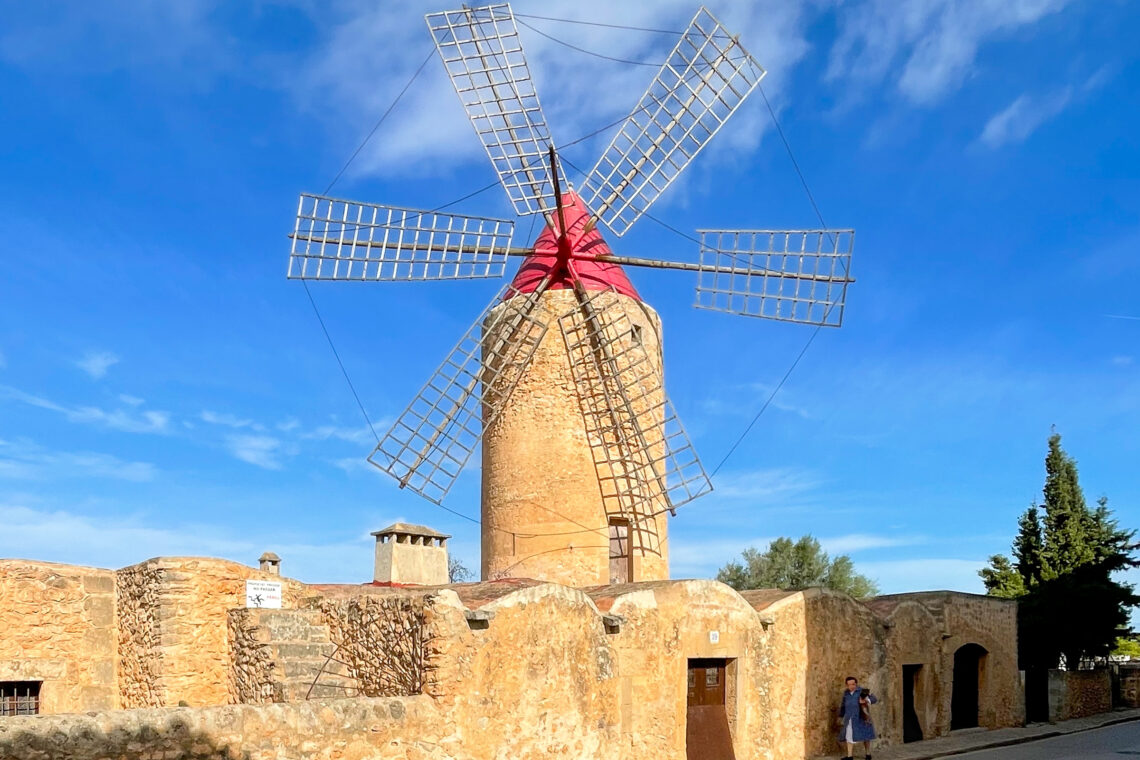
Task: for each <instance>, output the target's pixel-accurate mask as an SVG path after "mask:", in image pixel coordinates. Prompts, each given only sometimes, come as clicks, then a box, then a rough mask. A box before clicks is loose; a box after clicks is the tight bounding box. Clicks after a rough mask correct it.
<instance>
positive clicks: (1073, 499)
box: [979, 432, 1140, 669]
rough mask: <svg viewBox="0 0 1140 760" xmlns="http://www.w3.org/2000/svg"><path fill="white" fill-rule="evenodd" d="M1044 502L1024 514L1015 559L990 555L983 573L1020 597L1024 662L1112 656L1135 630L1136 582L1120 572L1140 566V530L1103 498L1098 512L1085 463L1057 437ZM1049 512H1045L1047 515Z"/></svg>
mask: <svg viewBox="0 0 1140 760" xmlns="http://www.w3.org/2000/svg"><path fill="white" fill-rule="evenodd" d="M1043 493H1044V496H1045V500H1044V503H1043V504H1042V505H1041V506H1040V507H1038V506H1037V505H1033V506H1031V507H1029V509H1027V510H1026V511H1025V512H1024V513H1023V514H1022V516H1021V518H1020V519H1019V520H1018V531H1017V537H1016V538H1015V539H1014V541H1013V547H1012V548H1013V556H1014V560H1015V561H1014V562H1012V563H1011V562H1010V560H1009V559H1008V558H1007V557H1005V556H1002V555H1000V554H999V555H995V556H993V557H991V558H990V566H989V567H987V568H985V569H983V570H981V571H980V572H979V575H981V576H982V580H983V582H984V583H985V585H986V592H987V593H989V594H990V595H992V596H1002V597H1007V598H1015V599H1018V600H1019V601H1020V602H1021V604H1020V609H1019V612H1018V645H1019V649H1020V651H1019V655H1020V660H1021V667H1022V668H1053V667H1057V665H1058V663H1059V662H1061V661H1062V659H1063V661H1064V663H1065V666H1066V667H1068V668H1072V669H1075V668H1077V667H1079V665H1080V664H1081V662H1082V661H1085V660H1087V659H1088V658H1092V657H1102V656H1105V655H1107V654H1108V653H1109V652H1110V651H1111V650H1112V647H1113V646H1114V645H1115V643H1116V639H1117V637H1119V636H1121V635H1125V634H1127V633H1128V627H1127V625H1128V608H1129V607H1134V606H1137V604H1140V597H1138V596H1137V595H1136V594H1134V593H1133V587H1132V586H1131V585H1130V584H1127V583H1120V582H1118V581H1116V580H1114V578H1113V574H1114V573H1116V572H1117V571H1120V570H1124V569H1126V568H1129V567H1138V566H1140V561H1138V560H1137V559H1136V552H1137V550H1138V549H1140V544H1138V543H1137V542H1136V540H1135V539H1136V531H1131V530H1122V529H1121V528H1120V526H1119V524H1118V523H1117V521H1116V519H1114V518H1113V517H1112V512H1111V510H1109V508H1108V499H1107V498H1104V497H1102V498H1100V499H1099V500H1098V501H1097V508H1096V509H1095V510H1090V509H1089V508H1088V505H1087V504H1086V503H1085V497H1084V493H1083V492H1082V491H1081V485H1080V482H1079V479H1078V477H1077V463H1076V462H1075V461H1074V460H1073V458H1072V457H1070V456H1069V455H1068V454H1067V453H1065V450H1064V449H1062V448H1061V436H1060V435H1058V434H1057V433H1056V432H1054V433H1053V435H1051V436H1050V437H1049V453H1048V454H1047V455H1046V457H1045V487H1044V489H1043ZM1042 512H1044V514H1042Z"/></svg>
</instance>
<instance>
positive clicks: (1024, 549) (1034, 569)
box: [1013, 504, 1049, 590]
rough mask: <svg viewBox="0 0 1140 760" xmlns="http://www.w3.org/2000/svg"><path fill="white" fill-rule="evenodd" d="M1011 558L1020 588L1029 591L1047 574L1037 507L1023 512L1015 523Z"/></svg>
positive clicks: (1043, 541)
mask: <svg viewBox="0 0 1140 760" xmlns="http://www.w3.org/2000/svg"><path fill="white" fill-rule="evenodd" d="M1013 556H1014V559H1016V560H1017V572H1018V574H1019V575H1021V581H1022V586H1023V587H1024V588H1025V589H1027V590H1028V589H1031V588H1033V587H1034V586H1036V585H1037V584H1038V583H1040V582H1041V581H1042V579H1043V578H1044V577H1046V576H1047V575H1048V574H1049V571H1048V567H1047V566H1046V564H1045V539H1044V537H1043V536H1042V534H1041V516H1040V514H1039V513H1038V511H1037V505H1036V504H1034V505H1033V506H1031V507H1029V509H1027V510H1025V514H1023V515H1022V516H1021V519H1019V520H1018V521H1017V538H1015V539H1014V540H1013Z"/></svg>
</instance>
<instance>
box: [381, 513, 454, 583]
mask: <svg viewBox="0 0 1140 760" xmlns="http://www.w3.org/2000/svg"><path fill="white" fill-rule="evenodd" d="M372 535H374V536H376V567H375V570H374V571H373V573H372V580H373V581H375V582H377V583H407V584H412V585H417V586H442V585H444V584H446V583H447V582H448V580H449V579H448V577H447V539H449V538H451V536H448V535H446V534H444V533H438V532H436V531H434V530H432V529H431V528H428V527H425V526H423V525H408V524H407V523H396V524H394V525H389V526H388V527H387V528H385V529H384V530H378V531H376V532H375V533H373V534H372Z"/></svg>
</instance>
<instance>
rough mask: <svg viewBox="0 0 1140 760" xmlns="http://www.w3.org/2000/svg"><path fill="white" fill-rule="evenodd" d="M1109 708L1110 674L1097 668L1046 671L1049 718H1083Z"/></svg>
mask: <svg viewBox="0 0 1140 760" xmlns="http://www.w3.org/2000/svg"><path fill="white" fill-rule="evenodd" d="M1110 710H1112V674H1111V673H1110V672H1109V671H1108V670H1107V669H1101V670H1050V671H1049V720H1050V721H1056V720H1069V719H1070V718H1085V717H1088V716H1089V715H1098V714H1100V713H1105V712H1109V711H1110Z"/></svg>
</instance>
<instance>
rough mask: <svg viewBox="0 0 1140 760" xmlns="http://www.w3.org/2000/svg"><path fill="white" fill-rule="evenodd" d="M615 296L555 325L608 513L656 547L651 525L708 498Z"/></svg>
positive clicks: (596, 296)
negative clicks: (626, 521) (623, 520)
mask: <svg viewBox="0 0 1140 760" xmlns="http://www.w3.org/2000/svg"><path fill="white" fill-rule="evenodd" d="M627 308H628V307H627V306H626V304H625V299H622V298H620V297H617V295H616V293H615V292H614V291H596V292H595V293H593V294H591V295H590V296H589V297H587V298H586V299H585V300H584V301H583V302H582V303H581V304H580V306H579V308H576V309H574V310H573V311H570V312H568V313H567V314H565V315H564V316H562V317H560V318H559V328H560V329H561V331H562V335H563V338H564V339H565V341H566V348H567V351H568V353H569V356H570V367H571V372H572V375H573V378H574V381H575V385H576V387H577V389H578V392H579V394H580V404H581V407H582V415H583V419H584V420H585V424H586V433H587V438H588V439H589V442H590V446H591V450H592V452H593V455H594V463H595V466H596V468H597V472H598V480H599V483H600V485H601V487H602V495H603V500H604V502H605V505H606V512H607V514H608V515H609V516H611V517H616V516H620V517H625V518H628V519H629V520H630V523H631V525H632V526H634V530H635V535H639V536H640V544H641V546H642V547H643V548H646V549H648V550H651V551H655V550H657V549H658V548H659V547H657V546H656V545H655V541H656V531H655V528H656V523H655V521H654V520H653V519H652V518H654V517H655V516H656V515H659V514H661V513H662V512H664V511H672V510H675V509H676V508H677V507H680V506H681V505H683V504H686V503H688V502H690V501H692V500H693V499H696V498H697V497H699V496H702V495H704V494H705V493H708V492H709V491H711V490H712V484H711V483H710V482H709V479H708V476H707V475H706V474H705V471H704V468H703V467H702V466H701V463H700V460H699V459H698V458H697V454H696V451H695V450H694V448H693V445H692V443H691V442H690V440H689V438H688V435H687V434H686V433H685V429H684V427H683V426H682V425H681V421H680V419H679V418H678V417H677V414H676V411H675V410H674V409H673V405H672V403H671V402H670V401H669V399H668V397H667V396H666V395H665V390H664V385H663V376H662V372H661V369H660V367H659V366H658V363H657V362H656V361H655V360H654V358H653V357H652V356H651V355H650V353H649V352H648V351H647V350H646V349H645V347H644V345H643V343H642V341H641V340H640V337H639V336H640V332H639V327H638V325H637V324H636V323H635V321H634V320H632V319H631V318H630V315H629V313H628V312H627V311H626V309H627Z"/></svg>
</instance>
